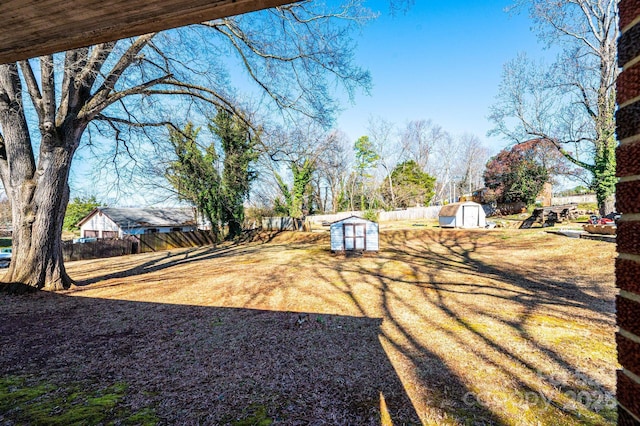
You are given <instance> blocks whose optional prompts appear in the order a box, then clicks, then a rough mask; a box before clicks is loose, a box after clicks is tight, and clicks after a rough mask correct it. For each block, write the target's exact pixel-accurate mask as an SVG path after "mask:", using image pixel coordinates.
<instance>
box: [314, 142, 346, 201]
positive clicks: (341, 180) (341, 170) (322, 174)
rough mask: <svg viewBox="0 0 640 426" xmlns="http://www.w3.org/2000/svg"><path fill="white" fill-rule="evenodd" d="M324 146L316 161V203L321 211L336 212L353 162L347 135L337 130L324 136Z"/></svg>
mask: <svg viewBox="0 0 640 426" xmlns="http://www.w3.org/2000/svg"><path fill="white" fill-rule="evenodd" d="M324 147H325V149H324V150H323V154H322V155H320V156H318V159H317V161H316V167H317V179H316V184H315V185H316V188H317V189H316V191H317V195H318V205H319V206H321V207H322V211H325V212H326V211H328V210H331V212H332V213H336V212H337V211H338V210H339V208H340V206H339V203H340V197H341V196H342V195H343V194H344V193H345V190H346V188H347V186H346V185H347V179H348V178H349V172H350V170H351V167H352V164H353V159H352V158H351V157H352V151H351V146H350V141H349V139H348V138H347V135H346V134H344V133H343V132H341V131H339V130H334V131H331V132H330V133H329V134H328V135H327V136H326V144H325V145H324Z"/></svg>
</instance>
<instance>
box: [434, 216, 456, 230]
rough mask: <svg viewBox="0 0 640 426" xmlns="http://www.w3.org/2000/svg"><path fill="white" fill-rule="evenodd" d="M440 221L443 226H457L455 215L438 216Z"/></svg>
mask: <svg viewBox="0 0 640 426" xmlns="http://www.w3.org/2000/svg"><path fill="white" fill-rule="evenodd" d="M438 223H439V224H440V227H441V228H455V227H456V217H455V216H440V217H439V218H438Z"/></svg>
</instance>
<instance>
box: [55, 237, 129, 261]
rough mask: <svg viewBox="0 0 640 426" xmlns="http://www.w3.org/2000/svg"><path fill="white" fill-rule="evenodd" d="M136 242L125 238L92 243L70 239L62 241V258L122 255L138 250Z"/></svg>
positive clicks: (95, 257) (96, 257)
mask: <svg viewBox="0 0 640 426" xmlns="http://www.w3.org/2000/svg"><path fill="white" fill-rule="evenodd" d="M137 247H138V242H137V240H135V239H126V240H98V241H95V242H92V243H81V244H73V243H72V242H71V241H63V242H62V258H63V259H64V261H65V262H67V261H70V260H85V259H101V258H103V257H115V256H124V255H125V254H132V253H137V252H138V249H137Z"/></svg>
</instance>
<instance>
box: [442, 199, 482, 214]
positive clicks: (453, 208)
mask: <svg viewBox="0 0 640 426" xmlns="http://www.w3.org/2000/svg"><path fill="white" fill-rule="evenodd" d="M469 205H472V206H480V204H478V203H475V202H473V201H462V202H459V203H451V204H447V205H446V206H442V208H441V209H440V213H438V216H455V215H456V213H458V209H459V208H460V207H462V206H469Z"/></svg>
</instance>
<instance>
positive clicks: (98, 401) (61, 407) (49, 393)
mask: <svg viewBox="0 0 640 426" xmlns="http://www.w3.org/2000/svg"><path fill="white" fill-rule="evenodd" d="M127 389H128V386H127V384H126V383H114V384H113V385H111V386H108V387H105V388H99V389H89V387H88V386H87V385H86V384H84V383H65V384H64V385H63V386H56V385H55V384H53V383H50V382H48V381H45V380H36V379H33V378H32V377H29V376H8V377H2V378H0V411H2V412H3V413H4V417H5V419H7V420H11V421H13V422H15V423H17V424H29V425H52V426H56V425H60V426H63V425H65V426H66V425H87V424H98V423H102V424H110V423H113V422H114V421H115V422H116V423H123V422H124V423H125V424H154V423H156V422H157V418H156V417H155V414H154V413H153V411H152V410H151V409H145V410H142V411H140V412H138V413H135V414H133V415H132V414H131V413H130V412H128V410H126V409H123V408H120V407H119V404H120V402H121V401H122V399H123V398H124V397H125V396H126V393H127Z"/></svg>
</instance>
